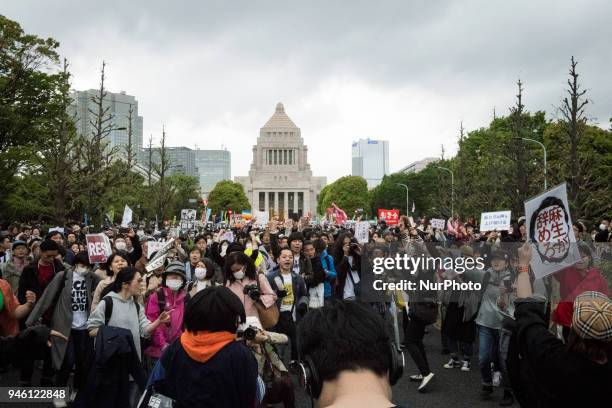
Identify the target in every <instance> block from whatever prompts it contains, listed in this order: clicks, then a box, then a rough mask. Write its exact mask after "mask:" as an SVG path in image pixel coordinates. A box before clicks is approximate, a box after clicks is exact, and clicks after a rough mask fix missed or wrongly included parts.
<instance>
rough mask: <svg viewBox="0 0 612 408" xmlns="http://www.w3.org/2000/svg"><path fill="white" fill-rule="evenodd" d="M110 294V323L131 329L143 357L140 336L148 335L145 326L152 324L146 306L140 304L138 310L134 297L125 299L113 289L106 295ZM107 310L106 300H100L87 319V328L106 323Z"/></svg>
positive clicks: (139, 354) (137, 349)
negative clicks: (111, 312) (111, 308)
mask: <svg viewBox="0 0 612 408" xmlns="http://www.w3.org/2000/svg"><path fill="white" fill-rule="evenodd" d="M108 296H110V297H112V298H113V314H112V315H111V318H110V320H109V321H108V325H109V326H115V327H121V328H124V329H128V330H130V331H131V332H132V336H133V337H134V345H135V346H136V351H137V353H138V357H139V358H141V350H140V337H147V335H145V328H146V327H147V326H149V325H150V324H151V322H150V321H149V319H147V316H146V315H145V312H144V306H143V305H140V310H139V311H137V309H136V304H135V303H134V298H133V297H130V298H129V299H128V300H125V299H124V298H122V297H121V295H119V294H118V293H116V292H112V291H111V292H110V293H109V294H108V295H106V297H108ZM105 310H106V302H103V301H100V303H98V306H96V308H95V310H94V311H93V312H92V313H91V315H90V316H89V319H88V320H87V329H95V328H96V327H100V326H103V325H104V311H105Z"/></svg>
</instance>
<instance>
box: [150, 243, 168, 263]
mask: <svg viewBox="0 0 612 408" xmlns="http://www.w3.org/2000/svg"><path fill="white" fill-rule="evenodd" d="M163 246H164V243H163V242H159V241H148V242H147V259H150V258H151V255H153V254H154V253H155V252H159V250H160V249H161V248H162V247H163Z"/></svg>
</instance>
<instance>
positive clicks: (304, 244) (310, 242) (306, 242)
mask: <svg viewBox="0 0 612 408" xmlns="http://www.w3.org/2000/svg"><path fill="white" fill-rule="evenodd" d="M302 245H303V246H306V245H312V246H314V242H313V241H311V240H309V239H307V240H305V241H304V243H303V244H302Z"/></svg>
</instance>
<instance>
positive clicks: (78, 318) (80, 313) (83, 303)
mask: <svg viewBox="0 0 612 408" xmlns="http://www.w3.org/2000/svg"><path fill="white" fill-rule="evenodd" d="M71 303H72V306H71V307H72V328H73V329H75V330H85V329H86V328H87V287H86V283H85V278H84V277H83V276H81V275H79V274H78V273H76V272H75V273H73V274H72V302H71Z"/></svg>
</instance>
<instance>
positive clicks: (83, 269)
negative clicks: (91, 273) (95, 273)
mask: <svg viewBox="0 0 612 408" xmlns="http://www.w3.org/2000/svg"><path fill="white" fill-rule="evenodd" d="M88 270H89V269H88V268H87V267H86V266H83V265H78V266H77V267H75V268H74V271H75V272H76V273H77V274H79V275H85V274H86V273H87V271H88Z"/></svg>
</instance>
